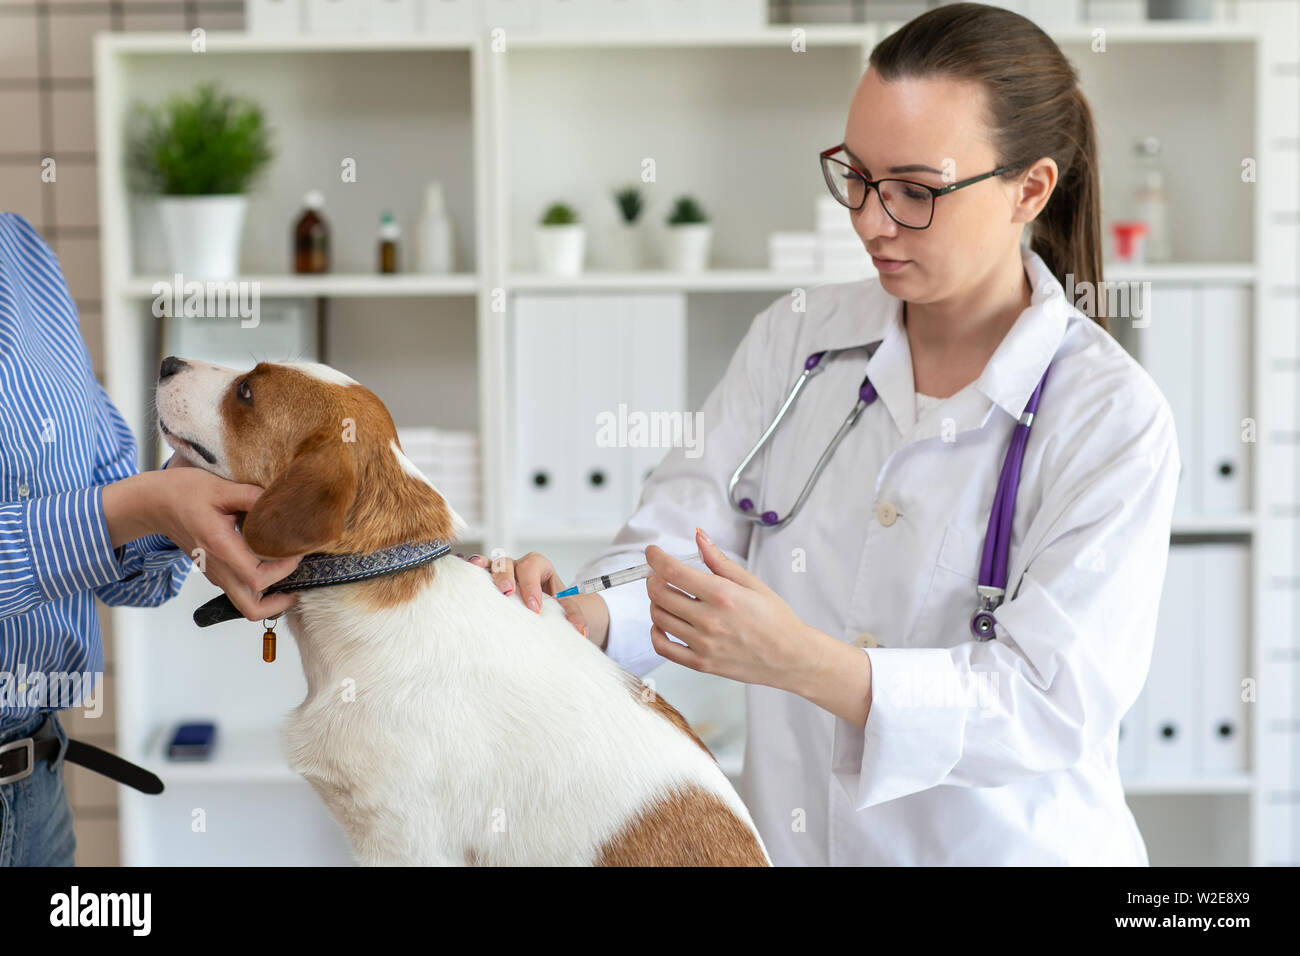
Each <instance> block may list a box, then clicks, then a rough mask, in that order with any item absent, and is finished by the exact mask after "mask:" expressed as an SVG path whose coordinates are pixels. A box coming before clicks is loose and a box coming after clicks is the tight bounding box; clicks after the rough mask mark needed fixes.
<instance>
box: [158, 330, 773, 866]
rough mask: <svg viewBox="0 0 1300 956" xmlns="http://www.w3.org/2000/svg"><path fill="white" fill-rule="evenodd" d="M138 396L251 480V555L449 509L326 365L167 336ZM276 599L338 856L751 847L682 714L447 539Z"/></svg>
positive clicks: (291, 727) (583, 855)
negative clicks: (198, 355)
mask: <svg viewBox="0 0 1300 956" xmlns="http://www.w3.org/2000/svg"><path fill="white" fill-rule="evenodd" d="M155 407H156V409H157V413H158V427H159V431H160V432H161V434H162V437H163V439H164V441H166V443H167V444H168V445H169V446H170V447H171V448H172V449H173V450H174V451H175V452H176V453H177V454H179V455H183V456H184V457H185V458H187V459H188V460H189V461H190V462H191V463H193V464H195V465H197V466H198V467H200V468H204V469H206V470H208V471H210V472H212V473H213V474H217V475H220V476H221V477H223V478H228V479H230V480H231V481H237V482H244V483H248V484H254V485H258V486H260V487H262V488H263V489H264V491H263V493H262V495H261V496H260V497H259V498H258V499H257V501H256V502H255V503H254V505H253V507H252V509H251V510H250V511H248V512H247V514H245V515H244V516H243V520H242V525H241V531H242V534H243V537H244V540H245V541H246V542H247V544H248V546H249V548H250V549H251V550H252V551H253V552H254V553H255V554H257V555H258V556H260V557H262V558H265V559H274V558H279V557H286V556H290V555H297V554H306V553H316V552H319V553H326V554H355V553H360V554H371V553H374V552H376V551H379V550H381V549H384V548H387V547H389V546H392V545H395V544H399V543H402V542H412V541H428V540H430V539H439V540H442V541H451V540H454V539H456V538H457V537H459V536H460V535H461V534H463V533H464V532H465V530H466V528H467V525H466V523H465V521H464V520H463V519H462V518H461V517H460V515H459V514H457V513H456V511H455V509H454V508H453V507H452V506H451V504H450V503H448V501H447V500H446V499H445V498H444V497H443V496H442V495H441V494H440V493H439V492H438V490H437V489H436V488H435V487H434V486H433V484H432V483H431V482H430V481H429V480H428V478H427V477H426V476H425V475H424V474H423V473H422V472H421V471H420V470H419V469H418V468H417V467H416V466H415V465H414V464H412V462H411V461H410V459H409V458H407V457H406V455H405V454H403V452H402V449H401V445H400V443H399V442H398V439H397V430H396V428H395V426H394V424H393V421H392V418H391V417H390V415H389V413H388V410H387V408H386V407H385V406H384V404H383V402H381V401H380V400H379V398H378V397H377V396H376V395H375V394H374V393H373V392H371V391H370V390H369V389H367V388H365V387H364V386H362V385H361V384H360V383H358V382H356V381H355V380H354V379H352V378H350V377H349V376H347V375H345V374H343V373H341V372H339V371H337V370H335V369H333V368H330V367H329V366H326V365H321V364H317V363H312V362H287V363H271V362H259V363H258V364H257V365H256V366H255V367H254V368H253V369H252V370H250V371H242V372H241V371H237V370H235V369H230V368H225V367H222V366H217V365H212V364H210V363H206V362H200V361H191V360H184V359H180V358H177V357H176V356H169V357H167V358H166V359H164V360H163V363H162V367H161V369H160V376H159V381H158V386H157V391H156V395H155ZM285 619H286V620H287V621H288V624H289V628H290V631H291V632H292V634H293V636H294V639H295V640H296V641H297V644H298V649H299V652H300V655H301V657H302V664H303V669H304V671H305V673H306V677H307V697H306V699H305V700H304V701H303V702H302V704H301V705H299V706H298V707H297V708H296V709H295V710H294V711H293V712H292V713H291V714H290V716H289V718H288V720H287V722H286V724H285V726H284V735H285V741H286V750H287V753H288V756H289V763H290V766H291V767H292V769H293V770H294V772H296V773H298V774H301V775H302V776H303V777H305V778H306V779H307V780H308V781H309V782H310V783H311V785H312V787H313V788H314V789H315V791H316V793H317V794H319V795H320V798H321V800H322V801H323V802H324V804H325V806H326V807H327V808H328V809H329V811H330V812H331V814H332V815H333V816H334V818H335V819H336V820H337V821H338V822H339V824H340V826H341V827H342V828H343V830H344V832H345V833H346V835H347V837H348V839H349V841H350V843H351V846H352V848H353V850H354V852H355V854H356V856H357V859H358V861H359V862H361V863H363V864H370V865H448V866H459V865H470V866H475V865H478V866H496V865H507V866H509V865H594V866H692V865H700V866H770V865H771V860H770V859H769V857H768V855H767V850H766V848H765V847H764V845H763V841H762V839H761V838H760V836H759V834H758V831H757V829H756V828H755V826H754V823H753V820H752V819H751V818H750V815H749V812H748V811H747V810H746V808H745V805H744V803H743V802H742V801H741V800H740V798H739V796H738V795H737V794H736V792H735V790H734V789H733V788H732V786H731V784H730V782H729V781H728V780H727V778H726V776H725V775H724V774H723V772H722V770H721V769H720V768H719V767H718V764H717V762H716V761H715V760H714V759H713V757H712V755H711V754H710V753H709V751H708V749H707V748H706V747H705V746H704V744H703V742H701V741H700V739H699V738H698V737H697V736H696V735H695V734H694V733H693V732H692V731H691V729H690V727H689V725H688V724H687V722H686V721H685V720H684V719H683V718H682V716H681V715H680V714H679V713H678V712H677V711H676V710H675V709H674V708H673V707H672V706H670V705H669V704H668V703H667V702H666V701H664V700H663V699H662V698H660V697H658V696H657V695H655V694H653V692H651V691H650V690H649V688H648V687H646V685H644V684H643V683H642V682H641V681H640V680H639V679H637V678H636V677H634V676H633V675H631V674H630V673H628V672H627V671H625V670H623V669H622V668H621V667H619V666H618V665H617V664H615V663H614V662H613V661H611V660H610V659H609V658H608V657H607V656H606V655H605V654H604V653H603V652H602V651H601V650H600V649H599V648H597V647H596V646H595V645H594V644H593V643H592V642H591V641H589V640H588V639H587V638H585V637H583V636H582V635H581V634H579V633H578V632H577V631H576V630H575V629H574V627H573V625H571V624H570V623H569V622H568V620H567V619H566V617H565V615H564V612H563V610H562V608H561V606H560V603H559V602H558V601H557V600H556V599H555V598H553V597H551V596H550V595H545V596H543V598H542V608H541V613H540V614H537V613H535V612H533V611H532V610H530V609H529V608H528V607H527V606H525V605H524V604H523V602H522V600H521V598H520V595H519V591H518V589H516V590H515V592H514V593H513V594H511V595H509V596H507V595H504V594H502V593H501V592H500V591H499V590H498V589H497V587H496V585H495V584H494V583H493V581H492V577H491V574H490V572H489V571H487V570H486V569H485V568H480V567H478V566H477V565H474V564H471V563H470V562H468V561H465V560H463V559H461V558H458V557H456V556H454V555H452V556H450V557H444V558H440V559H439V560H437V561H434V562H432V563H429V564H425V565H423V566H421V567H416V568H411V569H408V570H403V571H399V572H397V573H394V574H389V575H386V576H383V577H377V578H373V579H371V580H366V581H359V582H352V583H347V584H338V585H331V586H328V587H322V588H317V589H313V590H304V591H300V592H299V597H298V600H297V602H296V603H295V604H294V606H293V607H291V608H290V609H289V610H288V611H287V612H285ZM345 686H346V687H351V688H353V689H354V692H353V693H352V694H350V695H347V696H348V697H349V698H350V699H345V695H344V693H343V688H344V687H345Z"/></svg>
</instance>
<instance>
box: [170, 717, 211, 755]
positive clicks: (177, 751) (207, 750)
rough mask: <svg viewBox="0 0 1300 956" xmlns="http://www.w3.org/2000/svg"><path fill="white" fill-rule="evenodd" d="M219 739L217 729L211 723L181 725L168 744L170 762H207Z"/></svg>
mask: <svg viewBox="0 0 1300 956" xmlns="http://www.w3.org/2000/svg"><path fill="white" fill-rule="evenodd" d="M216 739H217V727H216V725H215V724H210V723H196V724H181V725H180V726H178V727H177V728H176V730H175V732H174V733H173V734H172V739H171V742H170V743H168V744H167V759H168V760H207V759H208V758H209V757H211V756H212V746H213V744H214V743H215V742H216Z"/></svg>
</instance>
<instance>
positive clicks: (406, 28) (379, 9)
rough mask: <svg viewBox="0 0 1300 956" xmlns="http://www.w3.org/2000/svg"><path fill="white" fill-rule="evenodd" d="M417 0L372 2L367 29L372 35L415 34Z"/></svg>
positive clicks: (376, 0)
mask: <svg viewBox="0 0 1300 956" xmlns="http://www.w3.org/2000/svg"><path fill="white" fill-rule="evenodd" d="M416 7H417V4H416V0H370V10H369V14H368V15H367V17H366V27H367V29H368V31H369V32H370V33H379V34H401V35H403V36H405V35H407V34H410V33H414V32H415V29H416V20H417V11H416Z"/></svg>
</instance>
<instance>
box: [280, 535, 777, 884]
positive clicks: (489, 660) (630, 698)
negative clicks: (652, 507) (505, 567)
mask: <svg viewBox="0 0 1300 956" xmlns="http://www.w3.org/2000/svg"><path fill="white" fill-rule="evenodd" d="M360 586H361V585H340V586H335V587H329V588H321V589H319V590H314V591H304V592H302V594H301V595H300V597H299V599H298V602H297V603H296V604H295V605H294V607H293V608H292V609H290V611H289V612H288V613H287V615H286V617H287V619H288V621H289V626H290V628H291V630H292V632H293V634H294V636H295V637H296V638H297V640H298V646H299V650H300V652H301V655H302V662H303V668H304V670H305V671H306V676H307V688H308V690H307V698H306V700H305V701H303V703H302V704H301V705H300V706H299V707H298V708H297V709H296V710H294V712H293V713H292V715H291V716H290V718H289V720H288V722H287V724H286V727H285V732H286V741H287V744H288V748H289V756H290V765H291V766H292V767H293V769H294V770H296V771H297V772H298V773H301V774H302V775H303V776H304V777H306V778H307V780H308V781H309V782H310V783H311V784H312V786H313V787H314V788H315V789H316V791H317V793H319V794H320V796H321V799H322V800H323V801H324V802H325V804H326V806H327V807H328V808H329V810H330V811H331V812H332V813H333V814H334V816H335V818H336V819H337V820H338V821H339V822H340V824H341V825H342V826H343V828H344V829H345V831H346V832H347V835H348V837H349V838H350V840H351V842H352V845H353V847H354V848H355V850H356V852H357V855H358V858H359V859H360V861H361V862H363V863H367V864H449V865H462V864H465V863H466V862H467V855H468V854H471V853H472V854H473V856H474V859H475V861H476V862H478V863H479V864H482V865H525V864H534V865H582V864H590V863H593V862H595V861H596V859H597V856H598V853H599V849H600V847H601V846H602V845H603V844H605V843H606V841H608V840H610V838H612V837H613V836H614V835H615V834H616V833H618V831H619V830H620V829H621V828H622V827H623V826H625V825H626V824H628V823H630V822H631V821H632V820H634V819H635V817H636V816H637V814H638V812H639V811H641V810H643V809H645V808H646V807H647V806H648V805H649V804H651V803H653V802H654V801H655V800H656V798H658V797H660V796H664V795H666V794H667V793H668V792H669V791H671V790H672V789H674V788H678V787H684V786H687V785H690V784H695V785H698V786H701V787H703V788H704V789H706V790H707V791H709V792H711V793H714V794H716V795H717V796H718V797H719V798H721V799H722V800H723V801H724V802H725V803H726V804H727V805H728V806H729V807H730V808H731V809H732V810H733V811H734V812H735V814H736V815H737V817H739V818H740V819H741V820H743V821H744V822H745V824H746V825H747V826H748V827H749V828H750V829H751V830H752V831H753V832H754V836H755V838H756V839H758V833H757V831H756V830H754V825H753V821H752V820H751V819H750V816H749V813H748V811H747V810H746V808H745V806H744V804H743V803H742V802H741V800H740V798H739V797H738V796H737V795H736V792H735V790H734V789H733V788H732V786H731V784H730V782H729V781H728V780H727V778H726V776H725V775H724V774H723V772H722V771H721V769H720V768H719V767H718V765H717V764H716V763H715V762H714V760H713V759H712V758H711V757H710V756H709V755H708V754H706V753H705V752H704V751H703V750H701V749H700V747H699V746H698V745H697V744H696V743H695V742H694V741H693V740H691V739H690V738H689V737H687V736H686V734H684V733H683V732H682V731H681V730H679V729H678V728H677V727H675V726H674V725H673V724H671V723H670V722H669V721H668V720H667V719H666V718H664V717H663V716H661V715H660V714H658V713H657V712H655V711H653V710H652V709H651V708H650V707H649V706H648V705H647V704H646V703H643V702H642V701H640V700H638V699H637V698H636V696H634V695H633V694H632V693H631V692H630V691H629V689H628V687H627V685H626V683H625V680H626V678H625V677H624V676H623V672H622V669H621V668H620V667H619V666H618V665H617V664H615V663H614V662H613V661H611V660H610V659H609V658H608V657H606V656H605V654H604V653H602V652H601V651H600V650H599V649H598V648H597V647H596V646H595V645H593V644H592V643H591V642H590V641H589V640H587V639H586V638H584V637H583V636H582V635H581V634H579V633H578V632H577V631H576V630H574V628H573V625H571V624H570V623H569V622H568V621H567V620H566V619H565V616H564V612H563V610H562V609H561V607H560V604H559V602H558V601H556V600H555V599H554V598H552V597H550V596H549V595H547V596H545V597H544V598H543V602H542V612H541V614H540V615H537V614H535V613H534V612H533V611H531V610H529V609H528V608H527V607H525V606H524V604H523V603H522V601H521V600H520V598H519V592H518V591H516V592H515V593H514V594H512V595H510V596H506V595H503V594H501V593H500V592H499V591H498V590H497V588H496V586H495V585H494V584H493V582H492V579H491V575H490V574H489V573H488V571H487V570H485V569H483V568H480V567H478V566H476V565H473V564H470V563H469V562H468V561H465V560H463V559H461V558H458V557H455V556H448V557H444V558H441V559H439V560H438V563H437V565H436V571H435V575H434V579H433V581H432V583H431V584H430V585H429V586H428V587H426V588H425V589H424V590H423V591H422V592H421V593H420V594H419V595H418V596H417V597H416V599H415V600H413V601H411V602H409V603H408V604H406V605H403V606H400V607H397V608H393V609H390V610H387V611H383V612H379V613H375V612H365V613H363V612H361V611H360V610H359V609H358V608H357V607H356V606H355V604H354V600H355V592H356V589H357V588H358V587H360ZM349 690H350V691H351V693H349ZM646 693H649V691H648V690H647V691H646ZM349 697H351V698H352V699H349ZM759 845H760V846H761V845H762V841H761V839H760V840H759Z"/></svg>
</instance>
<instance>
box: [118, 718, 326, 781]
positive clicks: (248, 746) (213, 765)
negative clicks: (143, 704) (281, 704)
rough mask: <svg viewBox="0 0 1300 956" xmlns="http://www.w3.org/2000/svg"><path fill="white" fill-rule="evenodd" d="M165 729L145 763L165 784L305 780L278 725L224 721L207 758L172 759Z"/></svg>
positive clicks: (155, 740) (150, 749) (150, 750)
mask: <svg viewBox="0 0 1300 956" xmlns="http://www.w3.org/2000/svg"><path fill="white" fill-rule="evenodd" d="M166 747H167V740H166V734H165V733H159V734H158V735H157V736H156V737H155V738H154V740H153V741H152V742H151V744H150V746H149V749H148V755H149V756H148V757H147V758H146V761H145V762H144V764H143V766H144V767H145V769H147V770H152V771H153V772H154V773H156V774H157V775H158V776H159V777H160V778H161V779H162V782H163V786H164V787H171V786H184V785H186V784H214V783H222V784H227V783H280V782H296V781H300V780H302V777H300V776H299V775H298V774H296V773H294V772H293V771H292V770H290V769H289V762H288V759H287V758H286V757H285V754H284V750H283V738H282V735H281V731H280V728H279V727H278V726H274V725H272V726H268V727H266V728H265V729H264V730H260V729H259V730H255V729H253V728H242V727H235V728H233V729H231V728H228V727H226V726H225V725H224V724H222V725H220V726H218V728H217V738H216V745H215V746H214V747H213V751H212V756H211V757H210V758H209V759H207V760H169V759H167V756H166Z"/></svg>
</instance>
